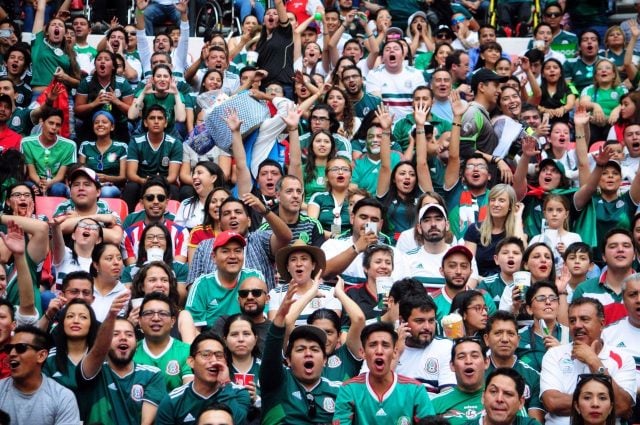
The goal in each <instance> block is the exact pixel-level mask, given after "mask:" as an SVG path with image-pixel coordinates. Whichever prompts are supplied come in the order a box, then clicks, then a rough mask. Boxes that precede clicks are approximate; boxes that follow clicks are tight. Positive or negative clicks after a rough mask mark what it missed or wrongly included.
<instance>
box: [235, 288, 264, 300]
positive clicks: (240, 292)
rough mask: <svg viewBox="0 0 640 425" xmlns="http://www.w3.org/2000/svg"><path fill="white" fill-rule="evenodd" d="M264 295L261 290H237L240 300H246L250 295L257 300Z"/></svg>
mask: <svg viewBox="0 0 640 425" xmlns="http://www.w3.org/2000/svg"><path fill="white" fill-rule="evenodd" d="M264 293H265V291H263V290H262V289H240V290H238V296H239V297H240V298H247V297H248V296H249V294H251V296H252V297H254V298H258V297H259V296H261V295H262V294H264Z"/></svg>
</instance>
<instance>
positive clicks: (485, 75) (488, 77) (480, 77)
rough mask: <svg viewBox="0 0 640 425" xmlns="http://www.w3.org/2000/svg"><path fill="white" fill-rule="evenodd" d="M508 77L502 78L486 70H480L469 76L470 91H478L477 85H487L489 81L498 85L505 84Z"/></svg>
mask: <svg viewBox="0 0 640 425" xmlns="http://www.w3.org/2000/svg"><path fill="white" fill-rule="evenodd" d="M507 80H509V77H502V76H500V75H498V74H496V73H495V71H491V70H490V69H487V68H480V69H478V70H477V71H476V72H474V73H473V74H472V75H471V90H473V92H474V93H476V92H477V91H478V84H480V83H487V82H489V81H497V82H499V83H506V82H507Z"/></svg>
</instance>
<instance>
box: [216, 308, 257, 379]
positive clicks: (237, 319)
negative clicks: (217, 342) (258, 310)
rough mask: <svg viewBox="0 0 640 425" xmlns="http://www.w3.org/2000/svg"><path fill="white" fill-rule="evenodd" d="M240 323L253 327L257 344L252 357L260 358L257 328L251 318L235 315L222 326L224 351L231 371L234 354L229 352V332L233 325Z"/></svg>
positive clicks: (252, 330) (240, 314) (239, 314)
mask: <svg viewBox="0 0 640 425" xmlns="http://www.w3.org/2000/svg"><path fill="white" fill-rule="evenodd" d="M240 321H244V322H247V323H249V325H250V326H251V333H253V336H255V337H256V343H255V345H254V346H253V349H252V350H251V356H253V358H256V359H257V358H260V347H258V332H257V331H256V326H255V325H254V323H253V320H251V317H249V316H247V315H244V314H242V313H237V314H233V315H231V316H229V317H228V318H227V320H225V321H224V325H223V326H222V336H223V337H224V339H225V344H224V351H225V356H226V357H227V364H228V366H229V369H231V366H233V354H232V353H231V350H229V346H228V345H227V344H226V339H227V337H228V336H229V332H230V331H231V325H232V324H233V323H234V322H240Z"/></svg>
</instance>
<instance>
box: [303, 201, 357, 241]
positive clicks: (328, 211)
mask: <svg viewBox="0 0 640 425" xmlns="http://www.w3.org/2000/svg"><path fill="white" fill-rule="evenodd" d="M311 204H315V205H317V206H318V208H319V209H320V213H319V214H318V221H319V222H320V224H322V228H323V229H324V230H326V231H327V232H330V231H331V225H333V224H337V223H338V222H339V223H340V232H345V231H349V230H351V224H350V221H349V203H348V202H343V203H342V205H336V201H335V199H334V198H333V195H332V194H331V193H329V192H318V193H315V194H314V195H313V196H312V197H311V199H309V205H311Z"/></svg>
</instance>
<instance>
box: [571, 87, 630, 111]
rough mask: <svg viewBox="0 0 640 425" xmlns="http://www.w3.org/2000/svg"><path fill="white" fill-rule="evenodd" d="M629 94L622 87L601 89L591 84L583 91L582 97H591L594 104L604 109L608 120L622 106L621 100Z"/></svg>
mask: <svg viewBox="0 0 640 425" xmlns="http://www.w3.org/2000/svg"><path fill="white" fill-rule="evenodd" d="M627 92H628V90H627V88H626V87H625V86H622V85H620V86H617V87H612V88H610V89H601V88H597V87H596V86H595V85H593V84H591V85H590V86H587V87H585V88H584V89H583V90H582V93H580V97H582V96H589V97H590V98H591V101H592V102H594V103H597V104H598V105H600V106H601V107H602V111H603V112H604V115H605V116H606V117H607V118H608V117H609V115H610V114H611V111H613V110H614V109H615V108H616V107H617V106H618V105H620V98H621V97H622V96H624V95H625V94H626V93H627Z"/></svg>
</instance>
